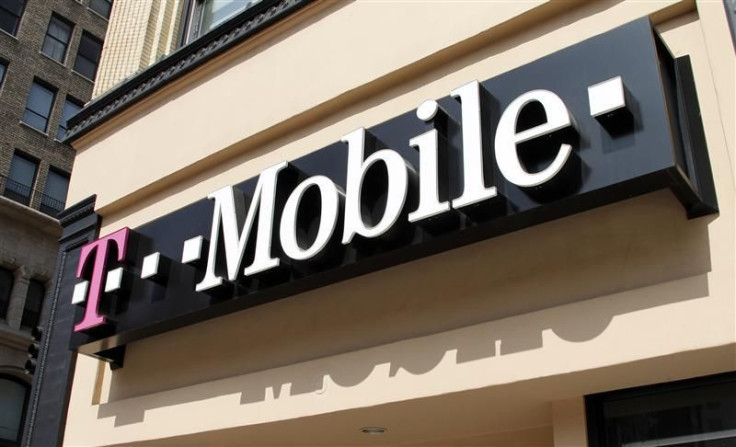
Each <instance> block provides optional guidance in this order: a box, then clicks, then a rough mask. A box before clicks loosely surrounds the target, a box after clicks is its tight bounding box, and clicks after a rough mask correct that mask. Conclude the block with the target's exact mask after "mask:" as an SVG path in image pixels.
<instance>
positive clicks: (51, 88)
mask: <svg viewBox="0 0 736 447" xmlns="http://www.w3.org/2000/svg"><path fill="white" fill-rule="evenodd" d="M34 85H38V86H40V87H42V88H45V89H46V90H48V91H50V92H51V93H52V97H51V104H50V105H49V110H48V116H46V117H44V116H43V115H41V114H39V113H38V112H36V111H35V110H32V109H29V108H28V103H29V100H30V99H31V92H32V91H33V86H34ZM58 93H59V90H58V89H57V88H56V87H54V86H53V85H51V84H49V83H48V82H46V81H43V80H41V79H39V78H33V82H32V83H31V88H30V89H29V90H28V95H27V96H26V105H25V107H24V109H23V116H22V117H21V121H22V122H23V124H26V125H27V126H30V127H31V128H32V129H34V130H37V131H39V132H41V133H43V134H45V135H48V131H49V124H50V123H51V115H52V114H53V112H54V105H55V104H56V97H57V96H58ZM29 111H30V112H31V113H32V114H34V115H36V116H39V117H42V118H45V120H46V126H45V127H44V129H43V130H41V129H39V128H37V127H36V126H34V125H33V124H31V123H29V122H27V121H26V120H25V117H26V112H29Z"/></svg>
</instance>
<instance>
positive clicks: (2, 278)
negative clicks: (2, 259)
mask: <svg viewBox="0 0 736 447" xmlns="http://www.w3.org/2000/svg"><path fill="white" fill-rule="evenodd" d="M12 291H13V272H11V271H10V270H8V269H6V268H3V267H0V318H5V317H7V314H8V304H10V292H12Z"/></svg>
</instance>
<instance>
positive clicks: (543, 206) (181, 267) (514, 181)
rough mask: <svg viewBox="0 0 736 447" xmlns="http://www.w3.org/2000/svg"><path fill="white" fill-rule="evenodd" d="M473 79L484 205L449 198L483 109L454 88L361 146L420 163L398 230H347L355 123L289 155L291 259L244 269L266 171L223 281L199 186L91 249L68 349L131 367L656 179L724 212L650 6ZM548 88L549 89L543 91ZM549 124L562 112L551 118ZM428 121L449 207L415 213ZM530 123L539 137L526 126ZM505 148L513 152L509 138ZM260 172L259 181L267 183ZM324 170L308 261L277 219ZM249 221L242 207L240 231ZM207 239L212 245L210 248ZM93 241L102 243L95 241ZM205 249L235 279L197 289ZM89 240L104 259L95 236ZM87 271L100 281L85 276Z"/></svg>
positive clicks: (248, 189) (275, 234)
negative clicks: (307, 295)
mask: <svg viewBox="0 0 736 447" xmlns="http://www.w3.org/2000/svg"><path fill="white" fill-rule="evenodd" d="M470 81H472V80H470V79H469V80H468V82H470ZM466 91H467V92H475V91H477V92H478V95H479V103H478V104H479V108H478V109H477V110H475V111H474V113H477V116H475V121H476V122H478V123H480V128H479V129H477V130H478V133H479V135H477V139H475V140H472V141H473V142H477V143H478V144H480V147H481V149H482V150H481V151H480V157H481V158H482V161H481V160H477V161H478V166H480V167H479V168H478V169H479V170H480V171H475V172H476V173H477V172H482V179H483V180H482V182H483V183H482V185H481V187H482V189H483V191H486V192H488V191H490V188H491V187H495V191H494V193H493V197H490V198H486V199H483V200H478V201H477V203H468V204H464V203H461V202H459V201H458V202H453V200H455V199H457V198H458V197H460V196H461V195H463V194H464V193H467V192H468V191H470V189H471V188H470V186H469V184H470V182H471V179H470V174H469V170H468V169H469V168H468V160H469V159H468V158H464V157H465V156H466V155H467V154H468V151H469V150H470V148H469V145H470V143H471V137H472V138H475V137H474V136H473V135H471V134H472V132H470V131H469V130H470V127H469V126H471V121H473V117H472V116H471V115H469V114H467V110H470V109H472V108H470V107H468V108H467V109H466V108H465V107H464V106H468V103H469V101H468V98H469V96H465V93H462V94H458V93H454V94H453V95H451V96H448V97H445V98H442V99H438V100H437V101H436V104H434V103H429V104H428V105H426V109H423V108H424V107H425V105H424V104H423V105H422V106H421V107H419V109H420V110H417V111H410V112H407V113H405V114H403V115H400V116H398V117H395V118H392V119H390V120H388V121H386V122H384V123H382V124H379V125H377V126H375V127H372V128H370V129H367V131H366V132H365V146H366V151H365V154H364V157H366V158H367V157H369V156H371V154H375V153H376V151H380V150H381V149H386V148H390V149H391V150H392V151H394V152H395V153H398V154H399V155H400V156H401V157H402V158H403V159H404V160H405V161H406V163H407V164H408V165H409V168H408V169H407V172H408V187H407V189H406V191H405V192H406V193H405V194H404V195H402V197H403V202H402V204H403V205H402V206H401V212H400V214H399V215H398V218H397V219H396V220H395V222H393V223H391V225H390V229H388V230H387V231H384V232H381V234H380V235H377V236H366V235H365V234H360V232H359V233H358V234H357V235H355V237H352V238H351V239H350V238H349V239H350V240H349V241H347V242H343V241H345V236H344V233H343V230H344V226H345V225H346V223H345V219H346V216H347V214H349V211H347V210H346V205H345V203H346V201H350V200H352V199H351V198H350V197H349V196H350V194H349V193H347V195H343V192H345V191H349V190H350V186H349V185H348V183H349V182H348V180H349V179H348V178H347V177H348V172H349V168H348V158H349V152H350V150H352V149H350V148H349V146H350V144H352V143H351V141H353V140H350V138H348V137H347V135H348V134H349V135H355V134H353V133H350V132H349V131H350V130H352V129H346V132H345V133H346V138H345V141H341V142H336V143H334V144H331V145H329V146H327V147H324V148H322V149H320V150H318V151H316V152H313V153H311V154H309V155H307V156H304V157H302V158H299V159H297V160H293V161H289V166H288V167H286V168H284V169H283V170H280V171H279V172H278V175H277V180H276V183H275V185H276V186H275V192H274V194H273V201H274V208H273V212H272V216H271V218H270V221H271V224H270V225H271V233H272V234H271V244H270V247H269V248H268V251H269V254H270V256H272V257H273V258H275V259H278V260H279V265H278V266H273V267H272V268H271V267H269V268H268V269H264V271H262V272H258V273H253V274H248V275H246V274H243V268H244V267H247V266H249V265H251V263H253V262H254V261H253V259H254V256H255V251H256V250H257V248H254V247H256V244H257V242H258V238H263V237H264V235H263V234H262V233H263V231H262V230H263V228H259V230H257V231H256V227H257V226H258V222H259V218H260V217H261V214H263V213H264V212H266V211H264V206H265V205H264V200H266V199H267V198H268V197H269V196H268V194H266V193H264V192H263V191H261V190H259V189H257V185H259V178H253V179H250V180H246V181H244V182H243V183H241V184H239V185H235V190H236V193H237V191H242V192H243V193H244V195H245V196H246V197H250V198H260V200H261V202H260V205H259V206H260V207H258V208H257V209H258V211H257V213H256V212H254V218H253V219H254V220H253V231H251V232H250V236H248V237H247V240H246V243H245V249H244V254H243V256H242V257H241V258H242V263H241V264H239V267H238V270H239V273H238V275H237V278H230V279H228V278H226V277H227V274H226V273H225V270H226V268H225V266H226V260H225V259H224V257H225V256H224V254H223V253H224V252H226V251H228V250H229V251H230V252H231V254H232V252H233V251H235V248H234V247H225V244H226V242H225V238H224V236H223V237H220V238H219V239H213V238H212V237H211V234H213V233H212V231H211V230H212V222H213V216H215V215H217V211H218V208H217V207H219V206H220V203H219V202H215V201H213V200H208V199H206V198H203V199H202V200H199V201H197V202H195V203H193V204H191V205H189V206H187V207H185V208H182V209H180V210H178V211H175V212H173V213H171V214H168V215H166V216H164V217H161V218H159V219H157V220H155V221H152V222H150V223H147V224H146V225H143V226H141V227H139V228H135V229H133V230H132V231H131V232H129V233H127V232H126V233H125V234H123V233H120V234H119V235H118V236H119V238H118V239H115V241H113V242H114V243H113V242H110V244H109V250H108V249H107V248H106V250H107V251H108V253H107V254H106V255H104V256H98V257H97V258H98V260H99V259H101V258H104V262H103V264H104V265H102V266H100V265H99V263H98V264H95V262H96V261H95V262H93V261H92V260H90V261H88V262H87V263H86V264H83V265H82V266H81V267H80V268H79V269H78V271H77V276H76V277H75V276H69V275H67V276H66V277H65V280H64V281H63V285H62V287H63V289H62V293H65V294H66V296H68V297H69V298H70V299H71V297H72V296H74V297H75V300H77V301H78V302H79V303H80V307H79V309H78V312H77V319H76V322H77V324H78V325H77V330H76V332H74V334H73V336H72V341H71V345H72V347H73V348H74V349H78V350H79V352H81V353H84V354H88V355H94V356H97V357H100V358H103V359H106V360H110V361H113V362H114V363H115V364H116V365H117V366H120V365H122V358H123V353H124V346H125V344H127V343H129V342H132V341H135V340H138V339H141V338H144V337H148V336H151V335H154V334H157V333H161V332H163V331H167V330H172V329H175V328H178V327H182V326H185V325H188V324H192V323H195V322H199V321H202V320H205V319H208V318H213V317H217V316H220V315H224V314H227V313H230V312H234V311H237V310H241V309H245V308H248V307H252V306H256V305H259V304H263V303H266V302H269V301H272V300H275V299H280V298H284V297H289V296H291V295H295V294H297V293H301V292H304V291H307V290H311V289H315V288H318V287H321V286H324V285H327V284H330V283H334V282H336V281H342V280H345V279H349V278H353V277H356V276H358V275H363V274H366V273H369V272H373V271H376V270H379V269H383V268H388V267H391V266H394V265H397V264H400V263H403V262H407V261H411V260H414V259H418V258H421V257H424V256H428V255H431V254H435V253H439V252H442V251H445V250H448V249H452V248H456V247H460V246H463V245H466V244H471V243H474V242H477V241H480V240H483V239H487V238H490V237H493V236H497V235H500V234H504V233H507V232H510V231H514V230H517V229H521V228H525V227H529V226H531V225H536V224H539V223H542V222H546V221H549V220H552V219H556V218H559V217H562V216H566V215H570V214H573V213H577V212H581V211H585V210H588V209H591V208H594V207H597V206H601V205H605V204H609V203H612V202H615V201H619V200H624V199H627V198H630V197H633V196H636V195H640V194H645V193H648V192H652V191H655V190H659V189H665V188H669V189H671V190H672V191H673V192H674V193H675V194H676V196H677V197H678V198H679V199H680V201H681V202H682V204H683V206H684V207H685V209H686V211H687V214H688V216H689V217H697V216H701V215H704V214H709V213H713V212H715V211H716V201H715V193H714V188H713V183H712V179H711V176H710V168H709V164H708V158H707V149H706V147H705V143H704V138H703V131H702V126H701V124H700V122H699V112H698V108H697V107H698V105H697V98H696V96H695V91H694V84H693V79H692V74H691V72H690V66H689V62H688V60H687V59H686V58H685V59H683V58H681V59H677V60H675V59H673V58H672V56H671V55H670V54H669V52H668V51H667V50H666V48H665V46H664V45H663V44H662V42H661V41H660V40H659V38H658V37H657V36H656V35H655V33H654V32H653V30H652V27H651V25H650V23H649V22H648V20H646V19H642V20H638V21H635V22H632V23H630V24H628V25H625V26H623V27H620V28H617V29H615V30H613V31H610V32H607V33H605V34H603V35H600V36H597V37H594V38H591V39H588V40H586V41H583V42H581V43H579V44H576V45H574V46H572V47H569V48H567V49H564V50H561V51H559V52H557V53H554V54H552V55H549V56H547V57H544V58H542V59H539V60H537V61H535V62H532V63H530V64H527V65H525V66H522V67H520V68H517V69H515V70H512V71H510V72H507V73H505V74H502V75H500V76H497V77H495V78H492V79H489V80H486V81H484V82H481V83H480V87H478V86H474V87H472V88H471V87H468V89H467V90H464V91H463V92H466ZM545 92H547V93H545ZM524 98H528V100H525V99H524ZM544 98H547V99H549V101H548V102H547V103H544ZM418 106H419V105H418ZM517 109H518V110H517ZM514 110H516V114H515V115H514V112H513V111H514ZM563 112H564V113H563ZM463 115H466V116H463ZM512 115H513V116H512ZM509 117H511V118H509ZM504 120H505V121H504ZM509 120H510V121H509ZM553 121H558V122H560V123H562V124H561V125H559V126H556V127H555V126H553V125H552V124H553ZM509 123H511V126H512V127H511V128H509V127H508V126H509ZM545 124H549V125H550V128H549V129H548V131H547V132H541V131H540V132H535V131H534V129H541V127H538V126H544V125H545ZM432 129H434V130H436V131H437V133H436V135H437V139H436V140H434V141H435V144H436V148H437V152H436V154H437V171H436V182H435V184H436V186H437V189H436V190H437V200H439V201H441V202H443V203H448V204H449V203H450V202H452V203H453V206H449V205H448V210H447V211H445V212H441V213H438V214H437V215H432V216H431V217H427V218H421V219H414V220H412V219H411V217H410V216H411V214H410V213H411V212H413V211H416V210H417V208H418V207H419V206H420V196H421V194H420V190H421V188H423V187H427V186H426V185H427V183H426V182H427V181H428V180H427V179H428V178H429V177H430V174H429V171H427V172H422V167H424V168H425V170H426V166H430V165H429V164H428V165H422V163H421V162H420V151H419V149H418V147H420V146H421V145H418V144H417V143H416V140H413V141H414V144H413V146H412V143H411V142H410V141H411V140H412V139H415V137H418V136H420V135H424V134H425V133H426V132H428V131H431V130H432ZM509 129H510V130H509ZM524 132H527V134H531V137H530V138H525V137H524V135H525V134H524ZM509 141H511V143H509ZM509 144H511V146H509ZM501 145H504V147H507V148H508V147H511V148H513V149H515V150H512V151H509V150H505V151H504V150H502V149H501V147H500V146H501ZM566 145H567V146H569V147H570V148H571V152H570V153H569V155H568V156H566V157H565V158H564V161H563V163H561V165H560V166H559V169H552V166H554V164H555V162H556V161H555V160H556V159H557V158H558V157H560V154H561V153H562V152H563V148H564V147H565V146H566ZM349 149H350V150H349ZM422 150H425V148H422ZM427 153H431V152H430V151H427ZM361 160H363V157H361ZM514 169H516V171H514ZM519 169H520V170H519ZM265 172H266V171H264V173H265ZM515 172H516V174H515ZM541 173H548V174H549V175H545V176H544V177H545V178H543V179H542V180H535V179H534V174H540V175H541ZM392 175H393V174H392V172H391V171H390V169H389V168H388V164H387V163H380V162H378V163H375V164H373V165H371V167H369V168H366V170H365V172H364V175H363V176H362V186H361V189H360V190H359V193H358V196H359V197H360V199H359V204H360V205H361V217H360V219H362V222H363V223H364V224H365V225H366V226H368V227H370V226H371V225H377V223H378V222H379V221H380V220H381V216H382V215H385V214H386V213H387V212H388V211H387V210H388V209H389V208H390V207H391V203H392V202H395V201H396V200H398V199H397V197H396V194H395V190H392V189H391V188H390V187H389V186H388V184H389V183H390V182H391V177H392ZM264 176H265V174H262V175H261V177H260V181H262V182H263V184H266V181H265V180H264ZM314 176H324V177H326V178H327V179H328V180H327V182H328V183H329V184H331V185H337V187H336V188H335V189H334V190H336V191H340V194H339V201H338V204H339V208H338V212H337V215H338V216H339V217H338V218H337V221H336V224H335V227H334V228H333V229H332V233H331V236H330V237H329V241H328V242H327V243H326V244H325V246H324V248H323V249H322V250H321V251H320V253H319V255H318V256H313V257H310V258H309V259H306V260H302V259H296V258H295V257H294V256H290V255H289V253H293V249H292V251H291V252H289V251H288V249H287V247H286V242H285V241H282V240H281V239H280V236H279V235H280V232H279V229H280V225H281V220H282V218H284V215H285V214H286V213H285V212H284V209H285V207H286V208H288V204H287V200H289V198H290V196H291V195H292V194H293V192H294V190H295V188H296V187H297V185H298V184H300V183H301V182H303V181H305V180H308V179H314ZM422 182H425V183H424V186H421V185H422ZM317 191H319V190H318V189H317V188H311V189H308V190H307V192H305V193H304V195H303V196H302V201H301V202H298V203H300V204H301V205H300V206H299V208H298V210H299V212H298V217H297V219H296V224H295V228H294V231H295V232H296V233H297V239H298V240H300V241H301V242H302V244H306V245H305V246H302V247H301V248H305V247H306V246H308V245H309V244H310V243H312V242H314V241H315V240H316V239H318V235H317V233H318V231H319V228H320V225H321V224H320V212H321V210H323V209H324V208H325V206H326V205H325V202H324V200H325V197H323V198H322V199H321V200H320V197H319V195H318V194H317ZM326 191H332V189H330V188H327V189H326ZM478 194H479V195H480V194H481V193H480V192H479V193H478ZM489 195H490V193H489ZM353 199H354V198H353ZM218 200H219V199H218ZM249 203H250V204H251V205H252V204H253V203H254V202H252V201H249V200H246V202H245V205H246V207H245V209H246V210H247V209H248V206H249ZM254 209H256V208H254ZM223 216H224V214H223ZM322 217H324V215H323V216H322ZM223 219H224V217H223ZM216 222H220V221H219V220H218V221H216ZM219 225H220V224H219V223H218V226H219ZM222 225H224V224H222ZM243 225H244V219H243V218H240V220H239V221H238V234H240V231H241V228H242V226H243ZM287 229H288V228H287ZM198 236H201V240H200V241H199V242H198V243H199V244H200V245H198V246H197V247H198V250H199V251H198V253H199V254H200V255H201V257H200V259H199V261H196V260H194V261H193V260H192V259H188V260H187V259H183V258H186V257H187V255H186V253H185V254H183V252H186V251H187V249H185V248H184V246H185V241H190V240H193V238H197V237H198ZM116 237H117V236H116ZM213 240H214V242H213ZM208 241H209V242H210V244H211V245H213V246H210V247H209V248H208V246H207V242H208ZM106 244H107V243H106ZM105 246H106V247H108V245H105ZM96 250H97V253H100V251H99V250H100V248H99V247H98V248H97V249H96ZM209 250H214V251H213V252H212V253H215V255H214V257H213V258H212V259H214V261H212V259H210V260H209V261H211V262H214V264H213V266H211V267H212V269H213V270H212V271H213V272H216V274H217V275H219V276H221V277H223V278H224V280H223V285H221V286H218V287H208V288H206V290H202V291H201V292H197V291H195V289H196V288H197V287H198V286H197V285H198V284H200V283H202V282H203V277H204V276H205V271H206V270H207V268H208V267H207V265H208V257H207V253H209ZM88 251H89V253H88V255H89V259H92V258H93V257H94V256H93V255H94V249H91V248H90V249H88ZM154 253H158V254H159V257H158V258H157V259H156V261H157V263H156V270H155V271H156V274H155V275H152V274H149V273H150V272H148V273H146V272H147V271H148V270H150V269H149V267H145V268H144V263H146V262H148V261H146V258H147V257H149V256H151V255H152V254H154ZM149 261H150V258H149ZM185 261H186V262H185ZM98 267H99V268H98ZM103 267H104V268H103ZM121 267H122V268H121ZM95 269H97V270H95ZM114 269H119V270H117V276H116V278H114V280H113V282H115V281H116V285H114V287H106V288H108V289H109V290H108V291H107V292H105V291H102V290H101V288H102V283H101V282H100V281H101V280H99V278H101V276H99V275H101V273H100V272H103V270H104V272H103V273H105V274H108V276H107V280H106V281H107V282H106V283H105V286H107V285H108V284H109V282H110V281H111V279H110V276H109V272H111V271H112V270H114ZM95 271H97V272H98V273H99V274H98V280H97V283H96V287H98V288H100V290H99V291H98V292H99V302H95V303H94V304H95V305H96V306H97V307H98V309H96V311H95V310H94V309H93V310H92V311H90V310H89V309H87V312H85V308H84V307H83V305H84V301H85V300H86V301H87V304H86V306H87V307H89V306H90V305H92V303H93V301H92V295H93V294H94V287H95V279H94V275H95ZM142 277H145V279H143V278H142ZM85 280H86V281H88V282H89V285H88V286H87V285H85V287H82V288H77V287H76V286H77V285H78V284H79V283H80V282H82V281H85ZM86 287H89V291H88V289H87V288H86ZM200 289H205V288H204V287H200ZM86 295H88V296H89V299H87V298H86ZM95 318H96V320H95ZM102 320H104V322H101V321H102ZM80 322H82V323H80ZM89 322H92V323H93V324H87V323H89Z"/></svg>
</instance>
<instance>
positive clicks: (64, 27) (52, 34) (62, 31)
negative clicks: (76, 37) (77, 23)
mask: <svg viewBox="0 0 736 447" xmlns="http://www.w3.org/2000/svg"><path fill="white" fill-rule="evenodd" d="M73 28H74V25H72V24H71V23H69V22H67V21H66V20H64V19H62V18H61V17H59V16H57V15H52V16H51V21H50V22H49V27H48V28H47V29H46V37H45V38H44V40H43V46H42V47H41V51H42V52H43V54H45V55H46V56H48V57H50V58H51V59H54V60H55V61H58V62H61V63H62V64H63V63H64V59H65V58H66V49H67V47H68V46H69V37H70V36H71V35H72V29H73Z"/></svg>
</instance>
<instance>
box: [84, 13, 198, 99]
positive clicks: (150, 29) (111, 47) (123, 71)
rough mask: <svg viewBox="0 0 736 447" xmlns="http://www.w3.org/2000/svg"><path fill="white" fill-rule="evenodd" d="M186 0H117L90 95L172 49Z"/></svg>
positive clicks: (98, 94) (102, 90) (152, 62)
mask: <svg viewBox="0 0 736 447" xmlns="http://www.w3.org/2000/svg"><path fill="white" fill-rule="evenodd" d="M186 3H187V0H117V1H115V2H114V3H113V5H112V13H111V16H110V27H109V28H108V32H107V36H106V38H105V44H104V46H103V48H102V57H101V59H100V68H99V70H98V72H97V82H96V84H95V89H94V93H93V97H98V96H100V95H101V94H103V93H105V92H106V91H108V90H109V89H111V88H113V87H115V86H116V85H118V84H119V83H120V82H121V81H122V80H124V79H126V78H128V77H130V76H132V75H134V74H136V73H138V72H139V71H141V70H144V69H146V68H147V67H149V66H150V65H152V64H154V63H155V62H156V61H158V60H160V59H161V58H163V57H165V56H166V55H168V54H169V53H171V52H172V51H174V50H175V49H176V48H177V46H178V43H179V26H180V22H181V15H182V10H183V8H184V6H185V4H186Z"/></svg>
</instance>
